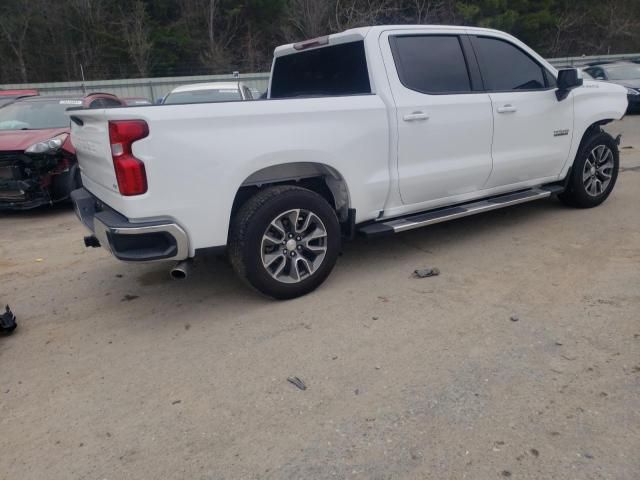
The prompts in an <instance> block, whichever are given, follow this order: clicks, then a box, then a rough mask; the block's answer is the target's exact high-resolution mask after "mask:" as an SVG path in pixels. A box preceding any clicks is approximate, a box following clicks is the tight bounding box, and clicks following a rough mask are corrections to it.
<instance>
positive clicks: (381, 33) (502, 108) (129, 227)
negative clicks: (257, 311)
mask: <svg viewBox="0 0 640 480" xmlns="http://www.w3.org/2000/svg"><path fill="white" fill-rule="evenodd" d="M626 109H627V96H626V90H625V89H624V88H623V87H621V86H619V85H613V84H611V83H606V82H594V81H591V82H584V85H583V79H582V78H580V76H579V72H578V71H577V70H576V69H567V70H560V71H558V70H556V69H555V68H554V67H553V66H552V65H550V64H549V63H548V62H547V61H546V60H544V59H543V58H542V57H541V56H540V55H538V54H537V53H536V52H534V51H533V50H532V49H530V48H529V47H527V46H526V45H525V44H523V43H522V42H520V41H518V40H517V39H515V38H514V37H512V36H511V35H508V34H506V33H502V32H498V31H495V30H488V29H481V28H470V27H457V26H451V27H448V26H425V25H416V26H413V25H408V26H377V27H371V28H358V29H353V30H349V31H346V32H343V33H339V34H335V35H330V36H327V37H322V38H317V39H313V40H309V41H306V42H302V43H299V44H295V45H284V46H281V47H278V48H277V49H276V50H275V59H274V62H273V67H272V72H271V83H270V86H269V93H268V99H267V100H265V101H260V102H236V103H220V104H217V105H216V108H211V106H210V105H206V104H199V105H198V104H195V105H169V106H166V107H163V108H126V109H124V108H114V109H111V110H100V111H87V110H84V111H83V110H78V111H69V112H68V114H69V115H70V116H71V120H72V130H71V131H72V136H73V140H74V142H77V148H78V161H79V162H80V165H81V167H82V181H83V184H84V185H83V188H81V189H78V190H76V191H75V192H73V194H72V198H73V201H74V203H75V205H76V213H77V214H78V216H79V217H80V219H81V221H82V222H83V223H84V224H85V225H86V226H87V227H88V228H89V229H90V230H91V231H92V232H93V233H92V235H91V236H89V237H87V238H86V239H85V243H86V244H87V246H94V247H96V246H99V245H101V246H103V247H104V248H106V249H108V250H109V251H111V252H112V253H113V254H114V255H115V256H116V257H117V258H119V259H121V260H125V261H135V262H146V261H158V260H174V261H184V260H188V259H191V258H193V257H195V256H197V255H200V254H202V253H204V252H208V253H211V252H216V251H217V252H224V251H226V252H227V254H228V255H229V258H230V260H231V264H232V266H233V268H234V269H235V271H236V272H237V273H238V275H239V276H240V277H242V278H243V279H245V280H246V281H247V282H248V283H249V284H251V285H252V286H253V287H255V288H256V289H258V290H259V291H261V292H263V293H265V294H266V295H270V296H272V297H275V298H292V297H297V296H300V295H304V294H305V293H308V292H310V291H311V290H313V289H314V288H316V287H317V286H318V285H320V284H321V283H322V282H323V281H324V280H325V278H327V276H328V275H329V273H330V272H331V269H332V268H333V266H334V263H335V262H336V260H337V258H338V255H339V253H340V248H341V247H340V244H341V241H342V240H341V237H342V236H343V235H344V236H345V237H352V236H354V235H355V234H356V233H359V234H362V235H365V236H376V235H384V234H393V233H399V232H404V231H407V230H411V229H414V228H419V227H424V226H427V225H432V224H435V223H439V222H444V221H448V220H453V219H456V218H461V217H465V216H468V215H473V214H478V213H482V212H487V211H490V210H495V209H497V208H502V207H508V206H510V205H516V204H519V203H523V202H529V201H533V200H539V199H543V198H548V197H550V196H551V195H559V197H560V198H561V199H562V201H563V202H565V203H567V204H569V205H573V206H576V207H581V208H589V207H595V206H597V205H599V204H601V203H602V202H604V201H605V200H606V199H607V197H608V196H609V194H610V193H611V191H612V190H613V188H614V186H615V183H616V178H617V175H618V166H619V157H618V143H617V141H616V140H615V139H614V138H612V137H611V136H610V135H609V134H607V133H606V132H604V131H603V130H602V125H605V124H607V123H609V122H612V121H614V120H618V119H620V118H622V116H623V115H624V112H625V110H626ZM242 139H250V140H247V141H242ZM188 265H189V263H188V262H186V263H185V262H181V263H178V264H177V266H176V267H174V268H173V270H172V272H173V276H174V277H178V278H180V277H184V276H186V271H187V270H188Z"/></svg>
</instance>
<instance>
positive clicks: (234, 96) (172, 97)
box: [164, 88, 242, 104]
mask: <svg viewBox="0 0 640 480" xmlns="http://www.w3.org/2000/svg"><path fill="white" fill-rule="evenodd" d="M234 100H242V97H241V96H240V90H238V89H237V88H224V89H220V90H212V89H207V90H192V91H190V92H175V93H170V94H169V95H167V98H165V100H164V103H165V104H176V103H208V102H231V101H234Z"/></svg>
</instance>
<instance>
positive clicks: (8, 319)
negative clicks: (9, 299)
mask: <svg viewBox="0 0 640 480" xmlns="http://www.w3.org/2000/svg"><path fill="white" fill-rule="evenodd" d="M17 326H18V324H17V323H16V316H15V315H14V314H13V312H12V311H11V309H10V308H9V305H7V306H6V307H5V312H4V313H3V314H2V315H0V332H1V333H2V334H4V335H9V334H10V333H11V332H13V331H14V330H15V329H16V327H17Z"/></svg>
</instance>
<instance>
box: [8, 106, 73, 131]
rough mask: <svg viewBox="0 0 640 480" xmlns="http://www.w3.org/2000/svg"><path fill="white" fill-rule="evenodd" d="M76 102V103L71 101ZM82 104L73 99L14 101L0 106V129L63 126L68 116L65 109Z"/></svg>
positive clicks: (67, 122)
mask: <svg viewBox="0 0 640 480" xmlns="http://www.w3.org/2000/svg"><path fill="white" fill-rule="evenodd" d="M72 102H77V103H72ZM78 103H79V105H82V102H81V101H79V100H78V101H75V100H51V101H37V102H16V103H12V104H10V105H5V106H4V107H2V108H0V130H38V129H45V128H65V127H68V126H69V117H67V116H66V115H65V113H64V112H65V110H66V109H67V108H69V107H72V106H78Z"/></svg>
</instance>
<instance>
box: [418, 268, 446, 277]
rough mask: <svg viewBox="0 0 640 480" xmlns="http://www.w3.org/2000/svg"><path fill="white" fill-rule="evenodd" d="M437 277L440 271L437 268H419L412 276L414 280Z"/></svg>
mask: <svg viewBox="0 0 640 480" xmlns="http://www.w3.org/2000/svg"><path fill="white" fill-rule="evenodd" d="M438 275H440V270H439V269H437V268H421V269H418V270H415V271H414V272H413V276H414V277H416V278H428V277H437V276H438Z"/></svg>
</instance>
